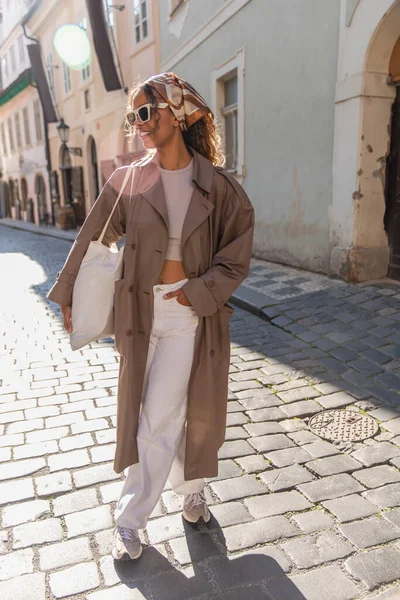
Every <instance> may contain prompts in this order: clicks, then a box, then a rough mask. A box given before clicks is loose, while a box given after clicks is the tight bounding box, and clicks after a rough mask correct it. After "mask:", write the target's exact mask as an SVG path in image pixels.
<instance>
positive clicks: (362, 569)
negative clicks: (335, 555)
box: [345, 547, 400, 590]
mask: <svg viewBox="0 0 400 600" xmlns="http://www.w3.org/2000/svg"><path fill="white" fill-rule="evenodd" d="M345 564H346V569H347V570H348V571H349V573H350V575H352V576H353V577H355V578H356V579H359V580H360V581H362V582H363V584H364V585H365V586H366V587H367V588H368V589H369V590H373V589H374V588H376V587H378V586H379V585H381V584H383V583H391V582H392V581H395V580H396V579H398V578H399V577H400V552H399V551H398V550H396V549H395V548H390V547H387V548H378V549H377V550H371V551H370V552H363V553H361V554H357V555H356V556H351V557H350V558H349V559H347V561H346V563H345Z"/></svg>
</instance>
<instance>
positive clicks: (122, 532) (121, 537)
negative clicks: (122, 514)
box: [111, 525, 143, 560]
mask: <svg viewBox="0 0 400 600" xmlns="http://www.w3.org/2000/svg"><path fill="white" fill-rule="evenodd" d="M142 551H143V548H142V544H141V541H140V539H139V534H138V532H137V530H136V529H128V528H127V527H118V525H117V526H116V527H115V529H114V547H113V549H112V551H111V554H112V557H113V558H115V560H121V559H123V558H124V557H125V558H124V559H125V560H126V559H127V556H126V555H128V556H129V558H130V559H131V560H136V559H137V558H139V556H140V555H141V554H142Z"/></svg>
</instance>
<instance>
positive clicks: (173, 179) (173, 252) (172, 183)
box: [160, 159, 194, 261]
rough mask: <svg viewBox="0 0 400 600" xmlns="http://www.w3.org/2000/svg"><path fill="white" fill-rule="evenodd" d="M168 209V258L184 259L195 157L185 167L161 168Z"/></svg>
mask: <svg viewBox="0 0 400 600" xmlns="http://www.w3.org/2000/svg"><path fill="white" fill-rule="evenodd" d="M160 171H161V181H162V184H163V188H164V195H165V202H166V204H167V210H168V221H169V241H168V249H167V255H166V257H165V258H166V260H179V261H182V252H181V236H182V226H183V222H184V220H185V216H186V213H187V210H188V208H189V203H190V200H191V197H192V194H193V189H194V184H193V179H192V178H193V159H192V160H191V162H190V163H189V164H188V166H187V167H185V168H184V169H179V170H177V171H168V170H166V169H160Z"/></svg>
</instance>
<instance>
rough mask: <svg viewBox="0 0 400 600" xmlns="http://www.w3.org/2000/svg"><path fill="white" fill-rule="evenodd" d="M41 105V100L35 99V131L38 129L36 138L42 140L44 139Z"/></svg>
mask: <svg viewBox="0 0 400 600" xmlns="http://www.w3.org/2000/svg"><path fill="white" fill-rule="evenodd" d="M41 112H42V111H41V106H40V101H39V100H34V102H33V113H34V116H35V131H36V140H37V141H38V142H41V141H42V140H43V130H42V115H41Z"/></svg>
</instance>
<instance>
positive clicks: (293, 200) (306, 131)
mask: <svg viewBox="0 0 400 600" xmlns="http://www.w3.org/2000/svg"><path fill="white" fill-rule="evenodd" d="M399 19H400V2H399V1H398V0H395V1H393V0H382V1H381V0H380V1H379V2H376V1H375V0H326V1H325V2H319V1H318V0H307V1H304V0H291V2H281V1H279V0H269V1H268V2H265V1H264V0H202V2H201V3H199V2H196V0H168V1H167V0H166V1H165V2H163V3H160V51H161V70H162V71H170V70H173V71H175V72H176V73H177V74H178V75H180V76H182V77H184V78H187V79H188V80H189V81H191V83H192V84H193V85H194V86H195V87H196V88H197V89H198V90H199V92H200V93H201V94H202V95H204V97H205V98H206V99H207V100H208V101H209V103H210V105H211V106H212V108H213V110H214V113H215V115H216V117H217V118H218V119H219V121H220V124H221V128H222V131H223V134H224V137H225V150H226V154H227V168H229V170H230V171H231V172H232V173H234V175H235V176H236V177H237V178H238V180H239V181H240V182H242V183H243V185H244V187H245V189H246V190H247V192H248V194H249V196H250V198H251V200H252V202H253V204H254V206H255V209H256V229H255V238H254V255H255V256H256V257H258V258H264V259H267V260H271V261H275V262H280V263H286V264H290V265H293V266H297V267H301V268H306V269H310V270H314V271H319V272H323V273H327V274H331V275H337V276H340V277H344V278H346V279H349V280H354V281H366V280H371V279H376V278H382V277H386V276H387V274H388V273H389V275H390V276H391V277H396V278H400V275H399V270H398V269H397V268H396V263H398V264H399V266H400V242H399V240H398V239H397V237H398V234H397V230H399V229H400V226H399V225H400V221H399V218H398V216H397V215H398V214H400V210H399V207H398V204H397V202H396V191H395V189H394V186H395V181H397V179H396V173H395V170H396V164H397V163H396V159H397V154H396V152H397V145H396V144H397V141H396V140H397V138H396V139H395V140H394V141H393V136H395V135H396V131H397V129H396V127H393V126H392V125H393V124H392V114H393V115H395V108H396V106H397V105H394V100H395V98H396V85H395V84H396V81H398V80H396V69H397V66H398V65H399V63H400V60H397V52H398V47H397V45H396V42H397V39H398V36H399V31H400V28H399V24H400V20H399ZM397 70H399V69H397ZM399 79H400V78H399ZM399 106H400V101H399ZM399 112H400V111H399ZM399 143H400V140H399ZM399 164H400V163H399ZM391 182H392V183H391ZM393 182H394V183H393ZM390 198H392V200H391V199H390ZM396 257H397V258H396Z"/></svg>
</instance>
